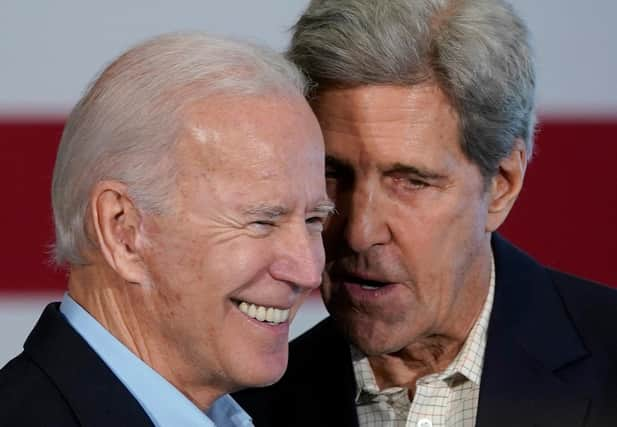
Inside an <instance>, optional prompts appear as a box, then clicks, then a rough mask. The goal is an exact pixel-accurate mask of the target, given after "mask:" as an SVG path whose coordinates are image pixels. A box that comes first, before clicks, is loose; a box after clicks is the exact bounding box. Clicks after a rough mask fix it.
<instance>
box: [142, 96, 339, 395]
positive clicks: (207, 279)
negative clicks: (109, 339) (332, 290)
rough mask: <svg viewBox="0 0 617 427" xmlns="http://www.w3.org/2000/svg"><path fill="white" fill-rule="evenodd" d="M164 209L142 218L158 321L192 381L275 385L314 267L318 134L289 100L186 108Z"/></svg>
mask: <svg viewBox="0 0 617 427" xmlns="http://www.w3.org/2000/svg"><path fill="white" fill-rule="evenodd" d="M186 128H187V130H186V132H185V133H184V135H183V137H182V138H181V140H180V141H179V143H178V146H177V152H176V154H177V162H178V177H177V183H178V188H177V192H176V195H175V199H174V211H173V213H172V214H169V215H167V214H166V215H163V216H155V217H153V218H151V219H150V220H149V221H147V222H146V226H145V228H146V230H145V231H146V235H147V236H148V240H149V247H150V249H149V250H148V251H147V254H146V257H145V262H146V264H147V268H148V269H149V271H150V278H151V282H152V292H153V294H154V295H153V298H152V300H153V301H155V303H153V307H152V310H155V311H156V312H157V313H158V317H159V324H158V325H156V327H157V328H158V329H159V330H161V331H163V334H164V335H165V336H166V338H167V342H168V343H169V345H170V346H172V347H173V349H172V350H170V351H173V352H174V353H177V354H180V357H182V358H183V362H185V363H186V364H188V365H189V366H191V364H192V366H194V367H195V376H196V377H195V378H192V379H187V381H194V382H199V383H207V384H210V385H214V386H215V387H219V388H220V390H221V392H227V391H230V390H233V389H238V388H242V387H246V386H255V385H264V384H268V383H272V382H274V381H276V380H277V379H278V378H279V377H280V376H281V375H282V374H283V372H284V370H285V368H286V364H287V340H288V332H289V324H290V322H291V320H292V319H293V317H294V315H295V313H296V311H297V310H298V307H299V305H300V304H301V302H302V301H303V299H304V298H305V297H306V295H307V294H308V293H309V292H310V291H311V290H312V289H314V288H316V287H317V286H319V284H320V281H321V273H322V269H323V267H324V253H323V247H322V239H321V231H322V226H323V222H324V220H325V218H326V216H327V215H328V213H329V210H330V209H331V203H330V202H329V201H328V198H327V195H326V191H325V180H324V151H323V139H322V136H321V132H320V129H319V125H318V124H317V121H316V120H315V118H314V116H313V114H312V112H311V111H310V108H309V107H308V105H307V104H306V102H305V101H304V100H303V99H301V98H300V97H297V98H294V97H273V96H270V97H269V96H261V97H257V96H255V97H245V98H227V99H225V98H221V99H218V100H213V99H211V100H209V102H207V103H201V104H197V105H194V106H193V108H192V109H191V110H190V111H189V113H188V121H187V126H186Z"/></svg>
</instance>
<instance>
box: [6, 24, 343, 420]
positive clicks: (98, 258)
mask: <svg viewBox="0 0 617 427" xmlns="http://www.w3.org/2000/svg"><path fill="white" fill-rule="evenodd" d="M305 83H306V82H305V79H304V77H303V76H302V74H301V73H300V72H299V71H298V70H297V68H296V67H295V66H294V65H293V64H291V63H290V62H288V61H287V60H285V59H284V58H283V57H282V56H280V55H278V54H276V53H273V52H271V51H269V50H266V49H261V48H257V47H254V46H251V45H247V44H243V43H239V42H232V41H227V40H223V39H216V38H212V37H209V36H207V35H204V34H200V33H191V34H180V35H166V36H161V37H158V38H155V39H152V40H150V41H147V42H145V43H143V44H141V45H139V46H137V47H135V48H133V49H131V50H129V51H128V52H126V53H125V54H123V55H122V56H120V57H119V58H118V59H117V60H116V61H114V62H113V63H112V64H111V65H109V66H108V67H107V68H106V69H105V70H104V71H103V73H102V74H101V75H100V77H99V78H98V79H97V80H96V81H95V82H94V83H93V85H92V86H91V87H90V89H89V90H88V91H87V93H86V94H85V95H84V97H83V98H82V99H81V101H80V102H79V103H78V104H77V106H76V107H75V108H74V110H73V111H72V112H71V115H70V117H69V118H68V122H67V124H66V127H65V130H64V133H63V136H62V141H61V143H60V147H59V149H58V155H57V159H56V163H55V169H54V175H53V186H52V187H53V188H52V201H53V212H54V221H55V227H56V244H55V259H56V261H57V263H58V264H59V265H65V264H67V265H68V267H69V275H68V293H67V294H65V296H64V299H63V300H62V302H61V303H54V304H50V305H49V306H48V307H47V308H46V309H45V311H44V313H43V315H42V317H41V318H40V320H39V322H38V323H37V325H36V326H35V328H34V330H33V331H32V333H31V334H30V336H29V337H28V339H27V341H26V343H25V345H24V351H23V353H22V354H20V355H19V356H18V357H16V358H15V359H13V360H12V361H11V362H9V363H8V364H7V365H6V366H5V367H4V368H3V369H2V370H1V371H0V425H2V426H63V427H66V426H106V427H107V426H131V427H134V426H167V427H179V426H183V427H184V426H203V427H208V426H214V425H216V426H218V427H221V426H233V427H240V426H250V425H252V423H251V419H250V417H248V416H247V414H246V413H245V412H244V411H243V410H242V409H241V408H240V407H239V406H238V405H237V404H236V403H235V402H234V400H233V399H232V398H231V397H230V396H229V395H227V393H229V392H231V391H235V390H239V389H241V388H244V387H249V386H260V385H266V384H271V383H273V382H275V381H276V380H278V379H279V378H280V376H281V375H282V374H283V372H284V370H285V367H286V365H287V351H288V344H287V340H288V331H289V324H290V322H291V319H292V318H293V317H294V315H295V313H296V311H297V310H298V307H299V305H300V304H301V302H302V300H303V299H304V297H305V296H306V295H307V294H308V293H309V292H310V291H311V290H312V289H314V288H316V287H317V286H318V285H319V283H320V281H321V274H322V270H323V267H324V253H323V252H324V251H323V246H322V240H321V231H322V226H323V223H324V220H325V218H326V217H327V216H328V214H329V213H330V211H331V210H332V209H333V207H332V202H330V201H329V199H328V197H327V195H326V189H325V178H324V150H323V139H322V135H321V132H320V128H319V125H318V123H317V120H316V119H315V116H314V115H313V113H312V111H311V109H310V107H309V105H308V103H307V102H306V100H305V97H304V95H305Z"/></svg>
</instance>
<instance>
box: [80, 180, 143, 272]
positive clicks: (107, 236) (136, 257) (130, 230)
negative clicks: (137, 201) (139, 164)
mask: <svg viewBox="0 0 617 427" xmlns="http://www.w3.org/2000/svg"><path fill="white" fill-rule="evenodd" d="M90 206H91V210H90V212H91V220H92V231H94V236H93V237H94V238H95V239H96V243H97V245H98V248H99V250H100V251H101V255H102V257H103V258H104V259H105V261H106V262H107V264H108V265H109V266H110V267H111V268H112V269H113V270H115V271H116V273H117V274H118V275H119V276H120V277H122V278H123V279H124V280H126V281H127V282H129V283H143V282H144V280H145V279H146V269H145V267H144V263H143V258H142V254H141V252H140V251H139V246H138V241H139V239H140V238H141V237H142V236H140V235H139V234H140V233H141V232H142V231H141V221H142V217H141V214H140V213H139V211H138V209H137V207H136V206H135V205H134V204H133V201H132V200H131V199H130V197H129V195H128V193H127V189H126V186H125V185H124V184H121V183H119V182H117V181H101V182H98V183H97V184H96V186H95V187H94V190H93V191H92V195H91V199H90Z"/></svg>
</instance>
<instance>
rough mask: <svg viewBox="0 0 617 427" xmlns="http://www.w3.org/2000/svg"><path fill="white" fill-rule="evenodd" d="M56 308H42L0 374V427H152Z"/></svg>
mask: <svg viewBox="0 0 617 427" xmlns="http://www.w3.org/2000/svg"><path fill="white" fill-rule="evenodd" d="M59 306H60V305H59V303H53V304H50V305H48V306H47V308H45V311H44V312H43V314H42V316H41V318H40V319H39V321H38V323H37V324H36V326H35V327H34V329H33V331H32V332H31V334H30V336H29V337H28V339H27V340H26V343H25V344H24V351H23V352H22V353H21V354H20V355H19V356H17V357H16V358H15V359H13V360H11V361H10V362H9V363H8V364H7V365H6V366H5V367H4V368H2V369H1V370H0V427H74V426H75V427H77V426H81V427H154V425H153V424H152V422H151V421H150V418H149V417H148V416H147V415H146V413H145V412H144V410H143V409H142V407H141V405H140V404H139V402H137V400H136V399H135V398H134V397H133V396H132V395H131V393H130V392H129V391H128V390H127V389H126V388H125V387H124V385H123V384H122V383H121V382H120V380H119V379H118V378H117V377H116V376H115V375H114V374H113V372H112V371H111V370H110V369H109V368H108V367H107V365H106V364H105V363H104V362H103V361H102V360H101V358H100V357H99V356H98V355H97V354H96V353H95V352H94V350H92V348H90V346H89V345H88V343H86V341H84V339H83V338H82V337H81V336H80V335H79V334H77V332H75V330H74V329H73V328H72V327H71V325H70V324H69V323H68V322H67V320H66V319H65V318H64V316H63V315H62V313H60V310H59Z"/></svg>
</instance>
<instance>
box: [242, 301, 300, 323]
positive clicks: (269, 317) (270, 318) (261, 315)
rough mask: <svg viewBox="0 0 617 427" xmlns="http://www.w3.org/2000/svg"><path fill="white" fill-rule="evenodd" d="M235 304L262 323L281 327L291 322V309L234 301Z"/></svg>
mask: <svg viewBox="0 0 617 427" xmlns="http://www.w3.org/2000/svg"><path fill="white" fill-rule="evenodd" d="M234 303H235V304H236V306H237V307H238V309H239V310H240V311H241V312H242V313H244V314H245V315H247V316H248V317H250V318H251V319H255V320H258V321H260V322H262V323H266V324H271V325H280V324H281V323H285V322H287V321H288V320H289V309H280V308H276V307H268V306H265V305H257V304H252V303H250V302H246V301H234Z"/></svg>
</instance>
